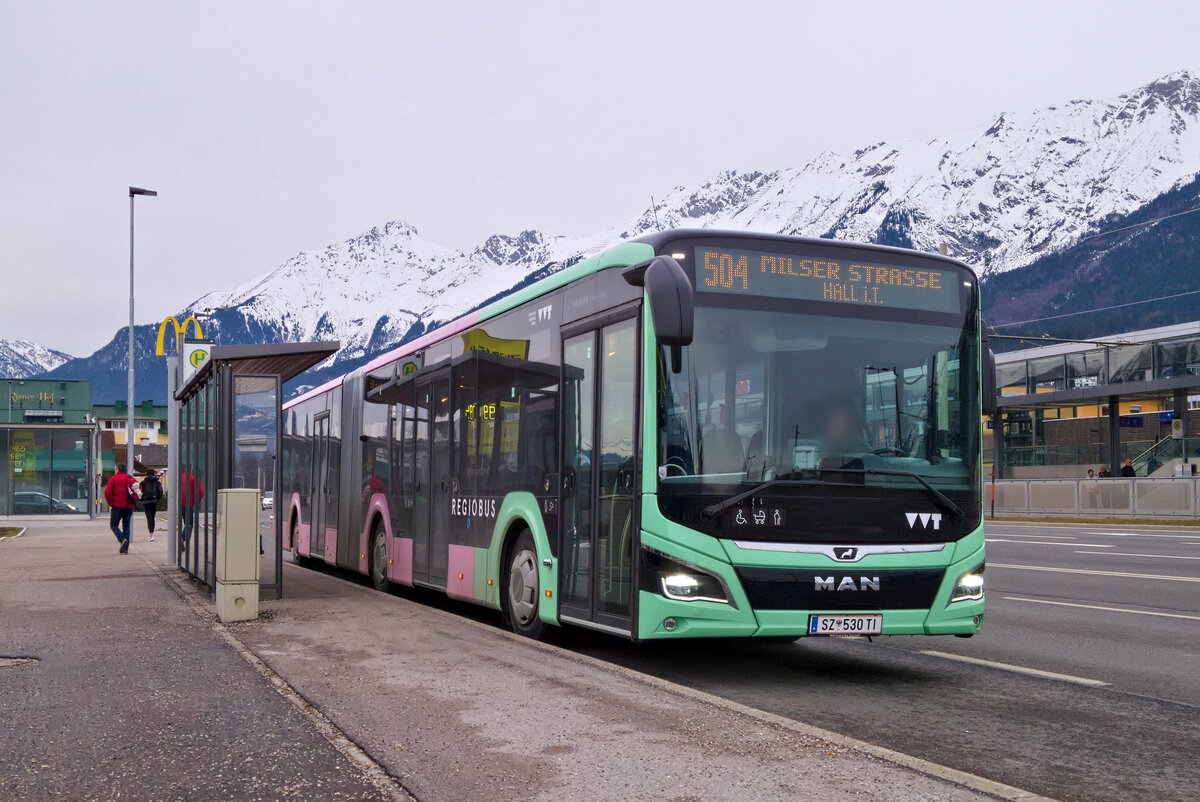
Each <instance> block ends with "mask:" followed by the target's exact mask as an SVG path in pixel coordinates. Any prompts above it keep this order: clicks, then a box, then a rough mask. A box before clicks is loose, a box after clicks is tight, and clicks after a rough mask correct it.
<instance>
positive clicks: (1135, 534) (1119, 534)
mask: <svg viewBox="0 0 1200 802" xmlns="http://www.w3.org/2000/svg"><path fill="white" fill-rule="evenodd" d="M1082 534H1085V535H1099V536H1100V537H1152V538H1159V537H1169V538H1178V539H1180V540H1195V539H1196V536H1195V535H1168V534H1166V533H1155V532H1083V533H1082Z"/></svg>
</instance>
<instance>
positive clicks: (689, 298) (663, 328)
mask: <svg viewBox="0 0 1200 802" xmlns="http://www.w3.org/2000/svg"><path fill="white" fill-rule="evenodd" d="M621 275H622V276H624V278H625V281H627V282H629V283H630V284H631V285H633V286H635V287H645V289H646V294H647V295H648V296H649V297H650V314H651V315H652V316H653V317H654V331H655V333H656V335H657V337H658V341H659V343H661V344H662V345H666V346H670V348H671V370H672V372H674V373H678V372H679V371H680V370H681V369H682V365H681V364H680V363H681V359H680V356H681V353H680V349H681V348H682V347H683V346H685V345H690V344H691V342H692V323H693V321H694V319H695V298H694V294H693V291H692V283H691V282H690V281H688V277H687V273H685V272H683V268H682V267H680V266H679V263H678V262H676V261H675V260H674V259H672V258H671V257H669V256H656V257H654V258H653V259H649V260H647V261H645V262H639V263H638V264H636V265H633V266H632V267H627V268H625V270H624V271H622V273H621Z"/></svg>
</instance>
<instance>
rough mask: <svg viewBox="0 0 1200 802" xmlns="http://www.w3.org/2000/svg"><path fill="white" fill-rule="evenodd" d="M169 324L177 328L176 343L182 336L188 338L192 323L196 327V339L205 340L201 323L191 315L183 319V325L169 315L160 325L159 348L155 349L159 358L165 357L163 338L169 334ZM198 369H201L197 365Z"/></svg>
mask: <svg viewBox="0 0 1200 802" xmlns="http://www.w3.org/2000/svg"><path fill="white" fill-rule="evenodd" d="M168 323H170V324H171V325H172V326H173V327H174V328H175V339H176V341H178V340H179V338H180V337H181V336H184V337H186V336H187V327H188V324H189V323H191V324H192V325H193V326H195V327H196V339H197V340H202V339H204V333H203V332H201V331H200V323H199V321H197V320H196V318H194V317H192V316H191V315H188V316H187V317H185V318H184V319H183V323H182V324H180V322H179V321H178V320H176V319H175V316H174V315H168V316H167V319H166V320H164V321H163V322H162V323H160V324H159V325H158V346H157V347H156V348H155V349H154V353H155V354H156V355H157V356H162V355H163V337H164V336H165V335H166V333H167V324H168ZM177 347H178V346H177ZM196 367H199V366H198V365H197V366H196Z"/></svg>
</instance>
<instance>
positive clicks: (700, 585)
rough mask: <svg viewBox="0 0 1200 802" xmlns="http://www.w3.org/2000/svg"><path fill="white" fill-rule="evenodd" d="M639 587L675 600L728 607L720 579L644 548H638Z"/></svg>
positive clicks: (700, 569)
mask: <svg viewBox="0 0 1200 802" xmlns="http://www.w3.org/2000/svg"><path fill="white" fill-rule="evenodd" d="M642 588H644V589H645V590H652V591H654V592H657V593H661V594H662V595H663V596H666V597H667V598H668V599H674V600H675V601H711V602H720V603H721V604H732V602H731V601H730V594H729V590H728V589H727V588H726V587H725V583H724V582H722V581H721V578H720V577H718V576H716V575H714V574H710V573H709V572H708V571H705V570H704V569H703V568H700V567H699V566H696V565H692V564H691V563H685V562H683V561H681V560H676V559H674V558H672V557H668V556H667V555H665V554H663V553H661V552H658V551H655V550H654V549H650V548H646V547H643V548H642ZM735 606H736V605H735Z"/></svg>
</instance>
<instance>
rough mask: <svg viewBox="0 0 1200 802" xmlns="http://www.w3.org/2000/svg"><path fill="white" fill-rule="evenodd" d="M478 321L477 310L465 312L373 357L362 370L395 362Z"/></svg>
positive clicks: (366, 370) (370, 369)
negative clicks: (455, 318)
mask: <svg viewBox="0 0 1200 802" xmlns="http://www.w3.org/2000/svg"><path fill="white" fill-rule="evenodd" d="M478 322H479V312H470V313H468V314H465V315H463V316H462V317H460V318H458V319H457V320H452V321H450V322H449V323H447V324H446V325H444V326H439V327H438V328H436V329H434V330H433V331H430V332H427V333H425V334H422V335H421V336H420V337H418V338H417V339H415V340H413V341H412V342H410V343H405V344H404V345H402V346H400V347H399V348H395V349H393V350H391V351H388V352H387V353H386V354H381V355H380V356H377V357H375V358H374V359H372V360H371V361H370V362H368V363H367V365H366V367H364V368H363V372H364V373H369V372H370V371H372V370H375V369H376V368H379V367H383V366H384V365H386V364H388V363H389V362H395V361H396V360H397V359H400V358H401V357H405V356H408V355H409V354H411V353H414V352H416V351H420V350H421V349H422V348H425V347H426V346H428V345H432V344H434V343H436V342H437V341H439V340H442V339H444V338H446V337H450V336H451V335H454V334H458V333H459V332H460V331H464V330H465V329H469V328H471V327H472V326H474V325H475V324H476V323H478Z"/></svg>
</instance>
